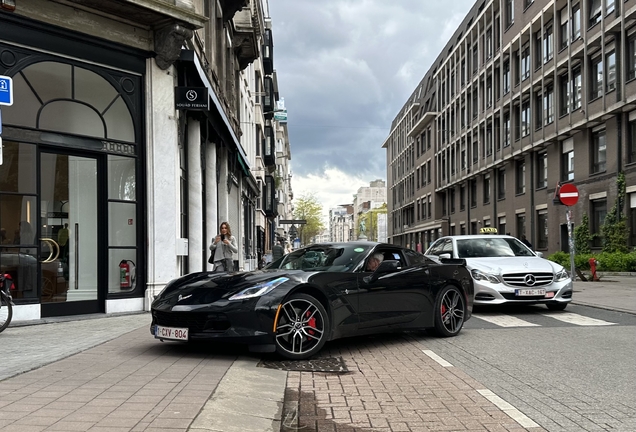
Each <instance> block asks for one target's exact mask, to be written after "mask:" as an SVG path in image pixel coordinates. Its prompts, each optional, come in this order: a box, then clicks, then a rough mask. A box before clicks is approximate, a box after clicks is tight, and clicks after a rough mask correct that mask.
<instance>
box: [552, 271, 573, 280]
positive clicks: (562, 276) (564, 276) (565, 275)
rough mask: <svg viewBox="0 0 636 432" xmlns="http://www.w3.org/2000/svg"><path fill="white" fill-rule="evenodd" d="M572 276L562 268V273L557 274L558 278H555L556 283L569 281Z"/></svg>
mask: <svg viewBox="0 0 636 432" xmlns="http://www.w3.org/2000/svg"><path fill="white" fill-rule="evenodd" d="M569 278H570V275H569V273H568V272H567V271H566V270H565V269H564V268H562V269H561V270H560V271H558V272H557V274H556V277H555V281H556V282H561V281H562V280H566V279H569Z"/></svg>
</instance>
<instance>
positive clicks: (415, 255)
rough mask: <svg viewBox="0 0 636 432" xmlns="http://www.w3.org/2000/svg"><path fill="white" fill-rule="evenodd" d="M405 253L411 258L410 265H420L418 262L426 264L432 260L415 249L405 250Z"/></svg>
mask: <svg viewBox="0 0 636 432" xmlns="http://www.w3.org/2000/svg"><path fill="white" fill-rule="evenodd" d="M404 254H405V255H406V258H407V259H408V260H409V265H412V266H413V265H418V264H426V263H428V262H430V260H429V259H428V258H426V257H425V256H424V255H422V254H421V253H419V252H416V251H414V250H410V249H409V250H406V251H404Z"/></svg>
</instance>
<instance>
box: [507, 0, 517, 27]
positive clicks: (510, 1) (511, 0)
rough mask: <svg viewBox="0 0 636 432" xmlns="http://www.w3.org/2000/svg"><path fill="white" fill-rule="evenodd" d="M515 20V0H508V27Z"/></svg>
mask: <svg viewBox="0 0 636 432" xmlns="http://www.w3.org/2000/svg"><path fill="white" fill-rule="evenodd" d="M514 21H515V1H514V0H506V27H510V26H511V25H512V23H513V22H514Z"/></svg>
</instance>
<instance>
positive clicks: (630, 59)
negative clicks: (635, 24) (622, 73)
mask: <svg viewBox="0 0 636 432" xmlns="http://www.w3.org/2000/svg"><path fill="white" fill-rule="evenodd" d="M625 62H626V63H627V79H628V80H631V79H634V78H636V37H632V38H631V39H629V41H628V42H627V58H626V59H625Z"/></svg>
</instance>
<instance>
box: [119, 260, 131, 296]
mask: <svg viewBox="0 0 636 432" xmlns="http://www.w3.org/2000/svg"><path fill="white" fill-rule="evenodd" d="M134 285H135V263H134V262H132V261H130V260H121V262H120V263H119V288H121V289H130V288H134Z"/></svg>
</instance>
